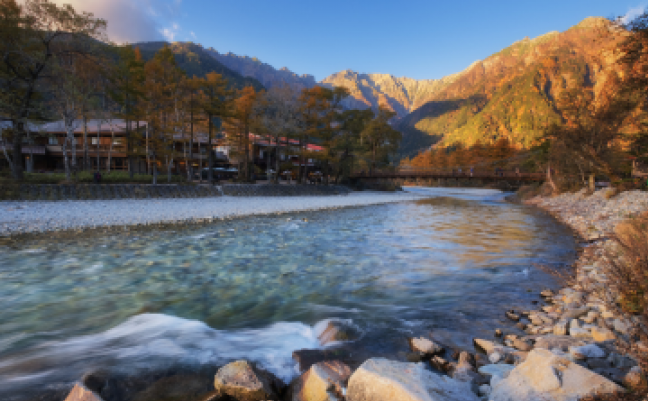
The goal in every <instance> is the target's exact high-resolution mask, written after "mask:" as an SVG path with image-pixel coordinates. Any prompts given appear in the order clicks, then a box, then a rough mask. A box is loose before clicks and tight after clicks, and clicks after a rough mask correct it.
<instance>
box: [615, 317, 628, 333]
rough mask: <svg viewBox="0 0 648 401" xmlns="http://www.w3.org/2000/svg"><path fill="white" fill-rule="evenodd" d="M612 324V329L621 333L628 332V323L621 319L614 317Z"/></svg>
mask: <svg viewBox="0 0 648 401" xmlns="http://www.w3.org/2000/svg"><path fill="white" fill-rule="evenodd" d="M612 326H614V330H616V331H618V332H619V333H621V334H628V333H629V332H630V325H629V324H628V323H627V322H625V321H623V320H621V319H614V323H613V324H612Z"/></svg>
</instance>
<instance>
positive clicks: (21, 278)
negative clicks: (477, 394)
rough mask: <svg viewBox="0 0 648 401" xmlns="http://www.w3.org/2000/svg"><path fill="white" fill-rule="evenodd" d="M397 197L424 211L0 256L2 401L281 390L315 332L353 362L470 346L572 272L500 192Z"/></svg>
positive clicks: (259, 220) (278, 222)
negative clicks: (107, 379)
mask: <svg viewBox="0 0 648 401" xmlns="http://www.w3.org/2000/svg"><path fill="white" fill-rule="evenodd" d="M410 190H411V191H415V192H418V193H424V194H426V195H429V196H430V198H429V199H425V200H420V201H414V202H402V203H396V204H387V205H379V206H367V207H356V208H348V209H337V210H330V211H319V212H304V213H294V214H288V215H286V214H283V215H277V216H267V217H249V218H240V219H235V220H231V221H226V222H220V223H214V224H211V225H202V226H195V227H182V228H180V227H178V228H176V229H170V230H165V231H147V232H131V233H125V234H123V235H117V234H111V235H103V236H100V235H91V236H86V237H80V238H67V239H52V240H45V239H38V240H36V239H34V240H25V241H23V242H21V243H20V244H19V245H17V246H13V247H11V248H9V247H0V304H1V305H2V315H1V319H0V399H3V400H4V399H17V400H18V399H23V398H24V397H26V394H31V393H30V391H31V390H33V389H34V388H35V386H38V389H39V390H42V389H44V388H57V386H66V385H67V384H68V383H69V382H71V381H74V380H78V379H79V378H80V377H81V376H82V375H83V374H84V373H86V372H89V371H92V370H95V369H102V370H108V371H111V370H112V371H119V372H121V373H123V374H133V375H137V374H140V373H141V372H150V371H156V370H163V369H167V370H168V369H191V368H192V367H194V368H196V369H200V368H204V367H205V366H219V365H222V364H224V363H225V362H227V361H231V360H234V359H241V358H245V359H250V360H254V361H256V362H258V363H259V364H261V365H262V366H263V367H265V368H267V369H269V370H270V371H272V372H274V373H275V374H277V375H278V376H280V377H281V378H283V379H284V380H290V378H292V377H294V376H295V375H296V374H297V371H296V367H295V362H294V360H293V359H292V358H291V354H292V351H294V350H298V349H309V348H311V349H315V348H321V347H322V346H321V345H320V344H319V342H318V340H317V334H318V332H319V331H320V330H321V328H322V327H323V326H324V325H325V324H326V322H327V321H328V320H329V319H338V320H343V321H345V322H346V323H347V324H349V325H351V326H353V327H355V328H356V330H357V331H358V332H359V333H361V334H360V335H361V337H360V339H359V340H356V342H355V343H354V344H353V348H354V349H356V350H359V351H358V352H360V354H361V355H363V356H370V355H382V356H387V357H391V358H395V359H404V358H405V353H406V351H407V342H406V337H407V336H411V335H429V334H430V333H432V334H433V336H434V338H436V339H438V340H439V341H442V342H444V343H445V344H449V345H453V346H457V347H469V346H470V343H471V339H472V338H473V337H476V336H480V337H487V338H491V337H492V332H493V330H494V329H495V328H496V327H502V326H504V325H507V324H508V325H509V326H510V323H507V322H506V321H505V319H504V318H503V314H504V311H505V310H506V309H507V308H511V307H519V308H525V307H526V308H530V307H531V305H532V304H531V302H532V301H534V300H537V299H538V292H539V291H540V290H541V289H542V288H543V287H546V286H554V285H555V283H554V281H553V279H552V277H550V276H548V275H547V274H546V273H544V272H543V271H541V270H540V269H538V268H537V266H538V265H546V266H553V267H561V266H564V265H565V264H568V263H571V262H572V261H573V260H574V258H575V248H576V244H575V241H574V239H573V237H572V235H571V233H570V232H569V231H568V230H567V229H566V228H565V227H563V226H561V225H560V224H558V223H557V222H556V221H554V220H553V219H552V218H550V217H549V216H547V215H545V214H543V213H542V212H539V211H537V210H535V209H532V208H529V207H526V206H521V205H514V204H510V203H507V202H505V201H504V194H502V193H500V192H499V191H494V190H480V189H447V188H446V189H423V188H416V189H410ZM25 399H26V398H25Z"/></svg>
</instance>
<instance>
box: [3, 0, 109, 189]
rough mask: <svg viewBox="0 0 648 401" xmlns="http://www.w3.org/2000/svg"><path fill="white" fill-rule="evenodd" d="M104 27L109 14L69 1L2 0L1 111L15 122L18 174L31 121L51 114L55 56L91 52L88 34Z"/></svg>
mask: <svg viewBox="0 0 648 401" xmlns="http://www.w3.org/2000/svg"><path fill="white" fill-rule="evenodd" d="M105 28H106V22H105V21H104V20H101V19H97V18H94V17H93V15H92V14H89V13H85V12H82V13H78V12H76V11H75V10H74V8H72V6H70V5H62V6H58V5H56V4H54V3H50V2H48V1H47V0H25V1H24V3H22V4H18V3H17V2H16V1H15V0H0V85H1V87H0V88H1V90H0V115H2V118H3V119H4V120H5V121H9V122H10V123H11V125H12V135H13V137H12V142H13V144H12V150H13V160H12V162H11V166H12V173H13V176H14V178H16V179H18V180H21V179H22V177H23V166H22V160H21V157H20V156H21V153H22V143H23V138H25V136H26V125H27V124H28V123H29V122H30V121H34V120H41V121H42V120H45V119H47V118H48V117H49V112H48V109H47V99H48V96H46V92H47V91H48V88H47V81H48V79H49V78H51V76H52V66H53V63H54V59H56V58H58V59H59V60H61V59H62V58H63V57H65V56H71V55H72V54H74V55H76V56H79V55H82V54H84V53H86V52H87V46H86V45H87V41H88V39H89V38H91V39H104V38H105ZM63 44H64V45H63ZM77 45H79V46H77Z"/></svg>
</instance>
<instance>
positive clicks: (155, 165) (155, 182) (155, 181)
mask: <svg viewBox="0 0 648 401" xmlns="http://www.w3.org/2000/svg"><path fill="white" fill-rule="evenodd" d="M153 158H154V159H155V154H154V155H153ZM157 174H158V172H157V163H156V162H155V161H153V185H157Z"/></svg>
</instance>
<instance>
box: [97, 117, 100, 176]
mask: <svg viewBox="0 0 648 401" xmlns="http://www.w3.org/2000/svg"><path fill="white" fill-rule="evenodd" d="M100 153H101V119H99V121H98V122H97V171H101V158H100V157H99V155H100Z"/></svg>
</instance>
